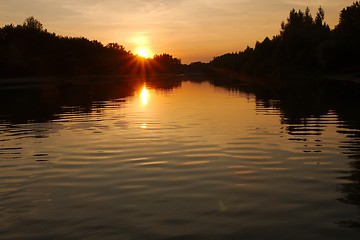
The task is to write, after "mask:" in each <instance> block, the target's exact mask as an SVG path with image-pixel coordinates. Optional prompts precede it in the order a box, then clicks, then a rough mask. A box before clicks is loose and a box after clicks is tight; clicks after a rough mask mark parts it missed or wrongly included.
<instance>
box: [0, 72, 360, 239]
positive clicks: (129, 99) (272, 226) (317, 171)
mask: <svg viewBox="0 0 360 240" xmlns="http://www.w3.org/2000/svg"><path fill="white" fill-rule="evenodd" d="M135 80H136V81H135ZM135 80H134V81H131V82H128V81H119V82H115V83H114V82H112V81H109V82H107V81H105V83H99V82H98V83H94V84H91V85H87V84H84V83H76V84H74V83H68V84H65V85H62V86H53V85H51V84H50V85H46V86H42V87H34V88H27V89H8V90H5V89H3V90H1V91H0V92H1V96H0V100H1V103H0V119H1V123H0V239H359V237H360V210H359V206H360V205H359V204H360V117H359V115H360V113H359V108H358V103H359V101H358V99H359V98H358V97H357V96H359V95H358V94H356V90H353V91H352V92H351V93H349V94H348V93H347V92H343V90H341V92H340V93H339V94H336V95H333V93H329V92H328V90H327V89H317V90H316V92H310V93H308V94H304V95H303V96H301V94H300V95H298V96H297V95H296V94H291V93H289V94H285V95H284V94H282V95H269V94H268V93H267V94H266V95H265V94H264V91H262V92H258V91H254V90H249V89H247V88H246V87H240V88H230V87H220V86H218V87H215V86H214V85H212V84H210V83H208V82H202V83H196V82H190V81H183V82H181V81H179V80H176V79H175V78H169V79H165V80H167V81H155V82H154V81H153V80H151V79H150V80H149V79H148V80H147V83H146V84H145V83H144V82H143V80H142V79H135ZM169 81H170V82H169ZM339 91H340V90H339ZM354 92H355V94H354Z"/></svg>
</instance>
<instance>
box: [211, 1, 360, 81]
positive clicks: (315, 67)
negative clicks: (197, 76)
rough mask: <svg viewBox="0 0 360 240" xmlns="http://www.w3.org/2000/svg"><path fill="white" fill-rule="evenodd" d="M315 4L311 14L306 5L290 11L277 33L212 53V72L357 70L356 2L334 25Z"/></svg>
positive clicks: (269, 74) (285, 74) (292, 74)
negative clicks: (239, 48)
mask: <svg viewBox="0 0 360 240" xmlns="http://www.w3.org/2000/svg"><path fill="white" fill-rule="evenodd" d="M324 20H325V11H324V9H323V8H322V7H319V9H318V11H317V13H316V15H315V17H313V16H312V15H311V13H310V9H309V8H306V9H305V11H301V10H298V11H296V10H295V9H293V10H291V11H290V14H289V17H288V18H287V21H286V22H282V23H281V30H280V33H279V34H278V35H275V36H273V37H272V38H271V39H270V38H269V37H266V38H265V39H264V40H263V41H262V42H256V44H255V47H254V48H251V47H247V48H246V49H245V50H244V51H241V52H235V53H227V54H224V55H222V56H218V57H215V58H214V59H213V60H212V61H211V62H210V63H209V66H208V67H209V68H210V69H211V70H213V71H214V72H216V71H218V72H221V73H224V72H225V73H237V74H245V75H250V76H254V77H262V78H263V77H265V78H263V79H267V78H268V79H269V78H276V79H284V80H285V79H286V80H287V81H291V80H289V79H290V78H292V79H294V78H295V80H298V79H297V77H300V78H304V77H305V78H306V77H308V76H324V75H329V74H355V75H356V76H357V77H359V75H358V73H359V72H360V58H359V56H360V45H359V42H360V3H359V2H355V3H353V4H352V5H351V6H349V7H346V8H344V9H343V10H342V11H341V12H340V15H339V23H338V24H337V25H336V26H335V28H334V29H330V27H329V25H328V24H327V23H326V22H325V21H324Z"/></svg>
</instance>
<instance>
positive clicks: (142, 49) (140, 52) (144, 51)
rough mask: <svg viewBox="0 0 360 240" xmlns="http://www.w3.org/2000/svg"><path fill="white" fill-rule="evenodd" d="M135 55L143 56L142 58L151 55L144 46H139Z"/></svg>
mask: <svg viewBox="0 0 360 240" xmlns="http://www.w3.org/2000/svg"><path fill="white" fill-rule="evenodd" d="M137 55H138V56H140V57H143V58H150V57H152V54H151V52H150V50H149V49H147V48H145V47H140V48H139V49H138V50H137Z"/></svg>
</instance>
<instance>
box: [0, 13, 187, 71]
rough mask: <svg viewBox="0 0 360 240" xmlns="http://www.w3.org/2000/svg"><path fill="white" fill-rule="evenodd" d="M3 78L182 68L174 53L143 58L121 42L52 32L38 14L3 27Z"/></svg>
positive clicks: (0, 43)
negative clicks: (19, 23) (101, 40)
mask: <svg viewBox="0 0 360 240" xmlns="http://www.w3.org/2000/svg"><path fill="white" fill-rule="evenodd" d="M0 56H1V58H0V78H11V77H28V76H48V75H60V76H78V75H91V74H134V73H135V74H138V73H144V71H146V72H145V73H167V72H178V71H180V68H181V66H182V65H181V60H180V59H177V58H174V57H173V56H172V55H170V54H160V55H155V56H154V58H153V59H142V58H140V57H138V56H137V55H135V54H133V53H131V51H127V50H126V49H125V48H124V47H123V46H122V45H120V44H118V43H109V44H107V45H103V44H102V43H101V42H99V41H96V40H93V41H90V40H89V39H87V38H84V37H63V36H58V35H56V34H55V33H49V32H48V31H47V30H46V29H44V27H43V25H42V23H41V22H40V21H38V20H37V19H35V18H34V17H29V18H27V19H26V20H25V21H24V23H23V24H22V25H17V26H15V25H13V24H9V25H5V26H4V27H2V28H0Z"/></svg>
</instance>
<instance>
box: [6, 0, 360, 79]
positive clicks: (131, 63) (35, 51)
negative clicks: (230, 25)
mask: <svg viewBox="0 0 360 240" xmlns="http://www.w3.org/2000/svg"><path fill="white" fill-rule="evenodd" d="M359 42H360V3H359V2H358V1H357V2H354V3H353V4H352V5H351V6H348V7H346V8H344V9H343V10H342V11H341V12H340V14H339V23H338V24H337V25H336V26H335V27H334V29H330V27H329V25H328V24H327V23H326V22H325V11H324V9H323V8H322V7H319V9H318V10H317V12H316V14H315V16H314V17H313V16H312V14H311V12H310V9H309V8H306V9H305V10H304V11H302V10H295V9H293V10H291V11H290V14H289V16H288V18H287V20H286V22H282V23H281V29H280V32H279V34H277V35H275V36H273V37H272V38H269V37H266V38H265V39H264V40H263V41H261V42H259V41H258V42H256V44H255V46H254V47H253V48H252V47H249V46H248V47H247V48H246V49H245V50H244V51H239V52H233V53H227V54H224V55H221V56H217V57H214V58H213V60H211V61H210V62H209V63H202V62H194V63H191V64H188V65H186V64H182V63H181V60H180V59H178V58H175V57H173V56H172V55H170V54H166V53H164V54H160V55H155V56H154V57H153V58H151V59H144V58H140V57H138V56H136V55H134V54H133V53H131V52H130V51H127V50H126V49H125V48H124V47H123V46H122V45H120V44H118V43H109V44H107V45H103V44H102V43H101V42H99V41H96V40H93V41H90V40H88V39H86V38H84V37H63V36H58V35H56V34H55V33H49V32H48V31H47V30H46V29H44V27H43V25H42V23H41V22H39V21H38V20H37V19H35V18H34V17H29V18H27V19H26V20H25V21H24V23H23V24H22V25H17V26H15V25H13V24H9V25H6V26H4V27H2V28H0V55H1V59H0V78H16V77H28V76H49V75H56V76H64V77H69V76H70V77H71V76H79V75H96V74H106V75H111V74H144V73H146V74H149V73H195V72H196V73H198V72H201V73H210V74H215V73H217V74H225V75H231V76H240V78H241V77H244V76H252V77H255V78H257V77H258V78H259V79H262V80H261V81H267V80H268V79H286V81H290V80H288V79H295V80H298V78H307V77H308V76H323V75H329V74H339V73H340V74H353V75H354V76H356V77H358V76H359V72H360V58H359V57H358V56H360V45H359Z"/></svg>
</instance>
